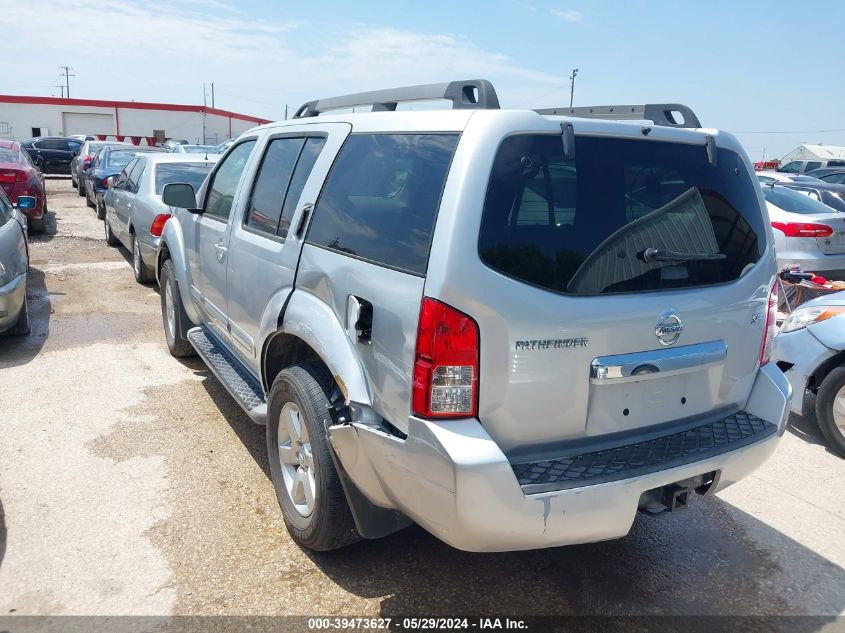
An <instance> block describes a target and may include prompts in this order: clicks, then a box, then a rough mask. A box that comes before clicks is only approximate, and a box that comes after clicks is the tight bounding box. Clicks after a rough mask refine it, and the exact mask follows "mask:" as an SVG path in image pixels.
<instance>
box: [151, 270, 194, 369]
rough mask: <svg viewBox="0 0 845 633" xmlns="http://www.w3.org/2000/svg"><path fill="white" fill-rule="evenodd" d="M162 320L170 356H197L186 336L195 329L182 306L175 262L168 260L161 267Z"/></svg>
mask: <svg viewBox="0 0 845 633" xmlns="http://www.w3.org/2000/svg"><path fill="white" fill-rule="evenodd" d="M159 278H160V279H161V292H160V293H159V294H160V295H161V320H162V322H163V325H164V339H165V341H166V342H167V349H168V350H169V351H170V355H171V356H174V357H176V358H187V357H189V356H195V355H196V351H195V350H194V348H193V346H192V345H191V344H190V343H189V342H188V339H187V338H186V334H187V333H188V330H190V329H191V328H192V327H194V324H193V323H191V320H190V319H189V318H188V315H187V313H186V312H185V307H184V306H183V305H182V297H181V295H180V294H179V285H178V284H177V283H176V275H175V273H174V271H173V262H172V261H171V260H169V259H168V260H166V261H165V262H164V264H162V266H161V275H160V277H159Z"/></svg>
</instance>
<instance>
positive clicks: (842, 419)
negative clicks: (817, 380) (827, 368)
mask: <svg viewBox="0 0 845 633" xmlns="http://www.w3.org/2000/svg"><path fill="white" fill-rule="evenodd" d="M816 418H817V420H818V422H819V429H820V430H821V432H822V435H824V439H825V440H827V445H828V446H829V447H830V448H831V449H832V450H834V451H836V452H837V453H838V454H839V455H840V456H841V457H845V367H837V368H836V369H834V370H833V371H832V372H830V373H829V374H828V375H827V376H825V379H824V380H822V384H821V386H820V387H819V393H818V396H817V397H816Z"/></svg>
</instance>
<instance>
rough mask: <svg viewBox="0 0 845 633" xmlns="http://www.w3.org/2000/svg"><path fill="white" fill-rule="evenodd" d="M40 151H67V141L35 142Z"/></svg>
mask: <svg viewBox="0 0 845 633" xmlns="http://www.w3.org/2000/svg"><path fill="white" fill-rule="evenodd" d="M35 146H36V147H37V148H38V149H61V150H67V141H65V140H64V139H60V138H43V139H41V140H40V141H36V142H35Z"/></svg>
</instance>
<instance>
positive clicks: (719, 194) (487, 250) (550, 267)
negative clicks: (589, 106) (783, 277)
mask: <svg viewBox="0 0 845 633" xmlns="http://www.w3.org/2000/svg"><path fill="white" fill-rule="evenodd" d="M754 183H755V181H754V180H752V179H751V177H750V176H749V174H748V172H747V171H746V169H745V166H744V164H743V161H742V159H741V158H740V157H739V156H738V155H737V154H736V153H735V152H732V151H730V150H726V149H719V150H718V158H717V161H716V166H712V165H710V164H709V162H708V160H707V152H706V151H705V150H704V147H703V146H700V145H686V144H680V143H661V142H655V141H640V140H627V139H612V138H601V137H589V136H578V137H576V150H575V159H566V158H565V157H564V156H563V143H562V141H561V138H560V136H559V135H539V134H521V135H514V136H510V137H508V138H506V139H505V140H504V141H503V142H502V145H501V146H500V148H499V151H498V153H497V155H496V158H495V161H494V164H493V171H492V173H491V176H490V183H489V186H488V189H487V199H486V201H485V205H484V215H483V217H482V223H481V234H480V237H479V253H480V255H481V258H482V260H483V261H484V262H485V263H486V264H487V265H488V266H490V267H492V268H494V269H496V270H499V271H501V272H503V273H504V274H506V275H510V276H511V277H515V278H517V279H520V280H523V281H526V282H528V283H531V284H534V285H536V286H540V287H542V288H546V289H548V290H552V291H555V292H561V293H565V294H577V295H595V294H604V293H613V292H638V291H650V290H664V289H671V288H685V287H693V286H702V285H708V284H714V283H722V282H727V281H732V280H734V279H737V278H738V277H739V276H740V275H741V274H742V273H743V272H744V271H745V270H747V268H748V267H749V265H750V264H753V263H754V262H756V261H757V260H758V258H759V257H760V251H761V250H762V247H763V245H761V244H759V243H758V241H757V236H758V235H761V234H765V233H764V231H765V229H764V228H763V216H762V213H761V208H760V203H759V201H758V198H757V196H756V195H755V192H754V186H755V184H754ZM649 248H654V249H658V250H668V251H674V252H677V253H682V254H689V255H690V258H689V259H688V260H686V261H683V262H680V263H679V262H678V261H674V262H671V261H653V260H649V258H648V257H644V255H643V254H644V252H645V250H646V249H649ZM718 254H723V255H724V257H721V258H719V257H715V256H717V255H718ZM695 255H697V256H698V257H697V258H696V257H693V256H695ZM707 256H709V258H708V259H704V257H707ZM694 260H696V261H694Z"/></svg>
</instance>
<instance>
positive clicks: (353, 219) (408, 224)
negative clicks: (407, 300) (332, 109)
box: [308, 134, 458, 274]
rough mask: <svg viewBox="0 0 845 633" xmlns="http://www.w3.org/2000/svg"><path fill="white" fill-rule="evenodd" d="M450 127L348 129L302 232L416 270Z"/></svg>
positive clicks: (424, 252)
mask: <svg viewBox="0 0 845 633" xmlns="http://www.w3.org/2000/svg"><path fill="white" fill-rule="evenodd" d="M457 144H458V135H456V134H353V135H351V136H350V137H349V138H348V139H347V141H346V143H345V144H344V146H343V149H342V150H341V153H340V155H339V156H338V158H337V160H336V162H335V165H334V167H333V168H332V171H331V174H330V175H329V178H328V180H327V182H326V185H325V188H324V190H323V193H322V195H321V196H320V200H319V201H318V203H317V208H316V209H315V211H314V220H313V222H312V224H311V228H310V230H309V232H308V240H309V242H311V243H313V244H317V245H320V246H324V247H326V248H330V249H332V250H336V251H340V252H343V253H349V254H350V255H355V256H358V257H361V258H363V259H367V260H370V261H373V262H377V263H381V264H385V265H388V266H392V267H394V268H399V269H401V270H406V271H409V272H413V273H417V274H423V273H424V272H425V268H426V262H427V260H428V251H429V247H430V244H431V231H432V228H433V226H434V219H435V216H436V214H437V208H438V205H439V204H440V195H441V193H442V191H443V185H444V184H445V181H446V175H447V173H448V171H449V165H450V163H451V160H452V155H453V154H454V153H455V147H456V146H457Z"/></svg>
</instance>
